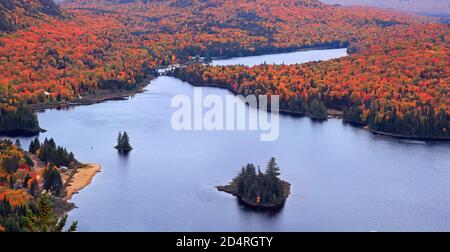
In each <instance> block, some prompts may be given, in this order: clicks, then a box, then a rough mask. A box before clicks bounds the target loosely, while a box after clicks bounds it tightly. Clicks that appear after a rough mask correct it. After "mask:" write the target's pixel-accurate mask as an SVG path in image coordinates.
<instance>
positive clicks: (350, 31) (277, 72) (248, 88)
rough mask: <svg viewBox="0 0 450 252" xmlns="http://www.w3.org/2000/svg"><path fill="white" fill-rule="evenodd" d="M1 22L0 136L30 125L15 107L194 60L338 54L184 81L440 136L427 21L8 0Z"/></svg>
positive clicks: (181, 4)
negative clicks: (305, 51) (328, 50)
mask: <svg viewBox="0 0 450 252" xmlns="http://www.w3.org/2000/svg"><path fill="white" fill-rule="evenodd" d="M0 13H1V17H4V18H3V19H2V20H7V21H5V22H3V23H4V24H12V25H13V26H14V27H13V29H3V30H4V31H9V32H8V33H3V34H2V35H0V92H1V96H0V111H1V115H0V118H3V119H0V129H1V128H2V127H3V128H9V127H11V124H12V122H19V123H15V124H14V125H21V124H23V125H24V127H32V128H36V127H37V120H36V119H35V118H33V116H32V115H30V113H29V112H27V110H26V109H20V107H21V106H25V105H27V104H28V105H30V104H31V105H36V104H49V103H59V102H61V101H71V100H76V99H79V98H80V97H83V96H85V95H87V94H95V93H96V92H98V90H100V89H112V90H117V89H127V90H130V89H134V88H135V87H136V84H137V83H138V82H139V81H141V80H142V79H143V78H145V77H146V76H147V75H148V74H152V73H154V72H155V69H156V68H157V67H158V66H161V65H169V64H173V63H187V62H190V61H192V59H193V58H194V57H196V56H203V57H205V58H207V59H208V58H211V57H221V56H225V57H226V56H236V55H249V54H260V53H267V52H279V51H292V50H296V49H301V48H313V47H333V48H335V47H344V46H349V52H350V54H351V55H350V56H349V57H346V58H343V59H338V60H333V61H329V62H322V63H311V64H304V65H297V66H258V67H254V68H251V69H246V68H245V67H242V66H236V67H228V68H221V67H217V68H207V69H202V66H197V67H194V66H193V67H190V68H188V69H186V72H185V74H184V78H185V79H188V80H191V79H195V80H196V81H210V80H213V81H214V82H215V83H216V82H217V83H221V84H223V85H226V86H228V87H230V88H231V89H233V90H235V91H237V92H238V93H243V94H248V93H268V94H271V93H274V94H275V93H276V94H280V95H281V96H282V98H283V99H282V101H283V104H282V105H283V106H284V108H285V109H290V110H296V111H301V112H304V113H306V114H309V115H311V116H313V117H317V118H324V117H325V116H326V108H335V109H339V110H342V111H344V112H345V113H344V114H345V117H346V119H348V120H350V121H355V122H360V123H363V124H369V125H370V127H371V128H372V129H374V130H378V131H387V132H390V133H396V134H404V135H417V136H448V134H449V133H448V132H449V130H448V111H449V104H448V102H449V99H448V83H449V73H448V62H449V54H448V51H449V47H448V39H449V38H448V33H449V26H448V25H440V24H430V22H432V20H428V19H426V18H421V17H417V16H411V15H407V14H403V13H397V12H393V11H387V10H381V9H375V8H363V7H342V6H331V5H327V4H323V3H321V2H320V1H316V0H292V1H291V0H289V1H286V0H253V1H241V0H239V1H238V0H232V1H220V0H211V1H190V0H187V1H186V0H168V1H140V0H132V1H128V0H127V1H112V0H71V1H65V2H64V3H62V5H61V9H58V8H57V7H56V6H54V5H53V4H48V3H47V0H40V1H28V0H8V1H6V2H5V3H4V4H2V5H1V6H0ZM5 17H6V18H5ZM12 20H15V21H14V22H12ZM1 22H2V21H0V23H1ZM0 26H1V25H0ZM6 26H7V25H6ZM194 68H195V69H194ZM198 68H200V69H198ZM188 75H199V76H196V77H194V76H191V77H189V76H188ZM16 111H18V112H16ZM6 117H8V120H6V119H4V118H6Z"/></svg>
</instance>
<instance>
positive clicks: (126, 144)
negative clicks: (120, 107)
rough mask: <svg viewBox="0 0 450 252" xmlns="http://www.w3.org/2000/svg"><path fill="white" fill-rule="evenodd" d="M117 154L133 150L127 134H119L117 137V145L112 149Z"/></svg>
mask: <svg viewBox="0 0 450 252" xmlns="http://www.w3.org/2000/svg"><path fill="white" fill-rule="evenodd" d="M114 148H116V149H117V150H118V151H119V152H123V153H128V152H130V151H131V150H133V147H131V145H130V137H129V136H128V134H127V132H126V131H125V132H123V134H122V132H119V136H118V137H117V145H116V146H115V147H114Z"/></svg>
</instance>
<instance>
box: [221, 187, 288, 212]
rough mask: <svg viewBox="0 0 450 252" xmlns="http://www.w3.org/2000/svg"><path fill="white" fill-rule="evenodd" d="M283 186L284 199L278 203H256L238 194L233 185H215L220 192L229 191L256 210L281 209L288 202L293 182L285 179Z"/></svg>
mask: <svg viewBox="0 0 450 252" xmlns="http://www.w3.org/2000/svg"><path fill="white" fill-rule="evenodd" d="M283 187H284V197H283V200H282V201H280V202H276V203H266V204H264V203H260V204H257V203H254V202H252V201H250V200H248V199H245V198H243V197H241V196H240V195H238V194H237V193H236V192H235V191H234V190H233V188H232V186H230V185H225V186H223V185H219V186H215V188H216V189H217V191H219V192H224V193H228V194H231V195H233V196H234V197H236V198H237V199H238V200H239V201H240V202H242V203H244V205H246V206H248V207H249V208H252V209H256V210H270V209H280V208H282V207H283V206H284V204H285V203H286V200H287V198H288V197H289V195H290V194H291V184H290V183H288V182H286V181H283Z"/></svg>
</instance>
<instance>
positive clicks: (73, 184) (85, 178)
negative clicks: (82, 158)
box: [64, 164, 102, 201]
mask: <svg viewBox="0 0 450 252" xmlns="http://www.w3.org/2000/svg"><path fill="white" fill-rule="evenodd" d="M101 170H102V167H101V165H99V164H87V165H86V166H84V167H80V168H77V169H76V170H75V171H74V172H73V173H72V174H70V175H68V177H67V179H66V181H65V184H66V188H65V189H66V196H65V197H64V200H65V201H69V200H71V199H72V196H73V195H74V194H77V193H79V192H80V191H81V190H82V189H84V188H85V187H87V186H88V185H90V184H91V183H92V180H93V179H94V177H95V175H97V173H99V172H101Z"/></svg>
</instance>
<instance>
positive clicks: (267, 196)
mask: <svg viewBox="0 0 450 252" xmlns="http://www.w3.org/2000/svg"><path fill="white" fill-rule="evenodd" d="M279 176H280V168H279V167H278V164H277V163H276V160H275V158H274V157H272V158H270V160H269V162H268V163H267V168H266V171H265V173H263V172H261V170H260V169H259V168H258V169H256V167H255V165H254V164H247V165H246V166H245V167H242V170H241V172H240V173H239V174H238V176H237V177H235V178H234V179H233V180H232V181H231V183H230V184H229V185H226V186H217V187H216V188H217V190H219V191H222V192H226V193H230V194H232V195H234V196H236V197H238V199H239V200H240V201H242V202H243V203H244V204H246V205H248V206H251V207H256V208H260V209H269V208H279V207H282V206H283V205H284V202H285V201H286V199H287V197H288V196H289V194H290V188H291V184H290V183H288V182H286V181H283V180H281V179H280V178H279Z"/></svg>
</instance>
